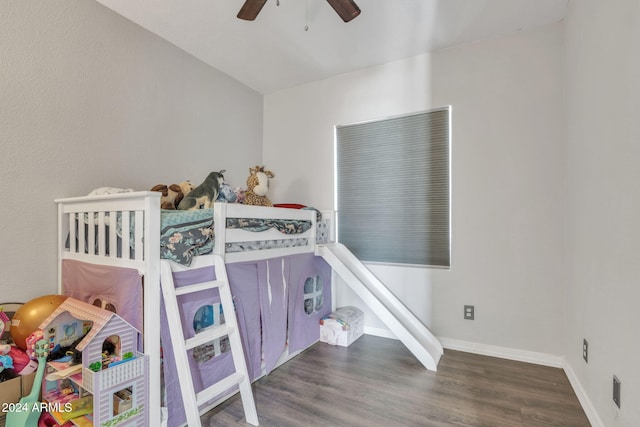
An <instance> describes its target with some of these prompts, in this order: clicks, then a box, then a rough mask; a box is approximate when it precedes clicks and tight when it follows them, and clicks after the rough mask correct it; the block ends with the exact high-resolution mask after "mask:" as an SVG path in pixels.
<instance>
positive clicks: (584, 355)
mask: <svg viewBox="0 0 640 427" xmlns="http://www.w3.org/2000/svg"><path fill="white" fill-rule="evenodd" d="M582 358H583V359H584V361H585V362H586V363H589V342H588V341H587V340H586V339H583V340H582Z"/></svg>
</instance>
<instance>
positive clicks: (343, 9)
mask: <svg viewBox="0 0 640 427" xmlns="http://www.w3.org/2000/svg"><path fill="white" fill-rule="evenodd" d="M327 2H328V3H329V4H330V5H331V7H332V8H333V9H334V10H335V11H336V13H337V14H338V15H339V16H340V18H342V20H343V21H344V22H349V21H351V20H352V19H353V18H355V17H356V16H358V15H360V8H359V7H358V5H357V4H356V3H355V2H354V1H353V0H327Z"/></svg>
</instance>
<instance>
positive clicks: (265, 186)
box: [244, 166, 275, 206]
mask: <svg viewBox="0 0 640 427" xmlns="http://www.w3.org/2000/svg"><path fill="white" fill-rule="evenodd" d="M273 177H275V174H274V173H273V172H271V171H268V170H265V169H264V166H256V167H253V168H249V177H248V178H247V191H246V193H245V197H244V204H245V205H254V206H273V203H271V200H269V198H268V197H267V192H268V191H269V178H273Z"/></svg>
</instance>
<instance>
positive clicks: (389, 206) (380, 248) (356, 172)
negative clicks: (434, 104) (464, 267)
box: [336, 107, 450, 267]
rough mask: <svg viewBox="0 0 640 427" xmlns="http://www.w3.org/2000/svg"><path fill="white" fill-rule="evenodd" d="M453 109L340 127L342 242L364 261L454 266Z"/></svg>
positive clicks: (338, 145)
mask: <svg viewBox="0 0 640 427" xmlns="http://www.w3.org/2000/svg"><path fill="white" fill-rule="evenodd" d="M449 122H450V107H447V108H443V109H438V110H433V111H428V112H422V113H418V114H411V115H405V116H400V117H394V118H389V119H384V120H378V121H371V122H366V123H357V124H350V125H342V126H337V127H336V162H337V210H338V221H337V226H338V241H339V242H341V243H343V244H344V245H345V246H346V247H347V248H349V249H350V250H351V251H352V252H353V253H354V254H355V255H356V256H357V257H358V258H360V259H361V260H364V261H372V262H382V263H394V264H395V263H398V264H415V265H429V266H442V267H448V266H450V200H449V198H450V191H449V188H450V179H449V163H450V162H449V147H450V141H449V139H450V136H449V135H450V132H449Z"/></svg>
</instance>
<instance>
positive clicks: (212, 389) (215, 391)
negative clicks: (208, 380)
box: [196, 372, 245, 406]
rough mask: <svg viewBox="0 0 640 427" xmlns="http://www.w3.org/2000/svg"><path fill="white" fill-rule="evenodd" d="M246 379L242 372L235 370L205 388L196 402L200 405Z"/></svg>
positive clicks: (197, 396) (198, 395)
mask: <svg viewBox="0 0 640 427" xmlns="http://www.w3.org/2000/svg"><path fill="white" fill-rule="evenodd" d="M244 379H245V378H244V375H242V374H241V373H240V372H234V373H233V374H231V375H229V376H228V377H226V378H224V379H222V380H220V381H218V382H217V383H215V384H213V385H212V386H209V387H207V388H205V389H204V390H202V391H201V392H200V393H198V394H197V395H196V402H198V406H199V405H202V404H203V403H206V402H208V401H209V400H211V399H213V398H214V397H216V396H217V395H219V394H220V393H222V392H225V391H227V390H229V389H230V388H231V387H233V386H235V385H238V384H240V383H241V382H242V381H244Z"/></svg>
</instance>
